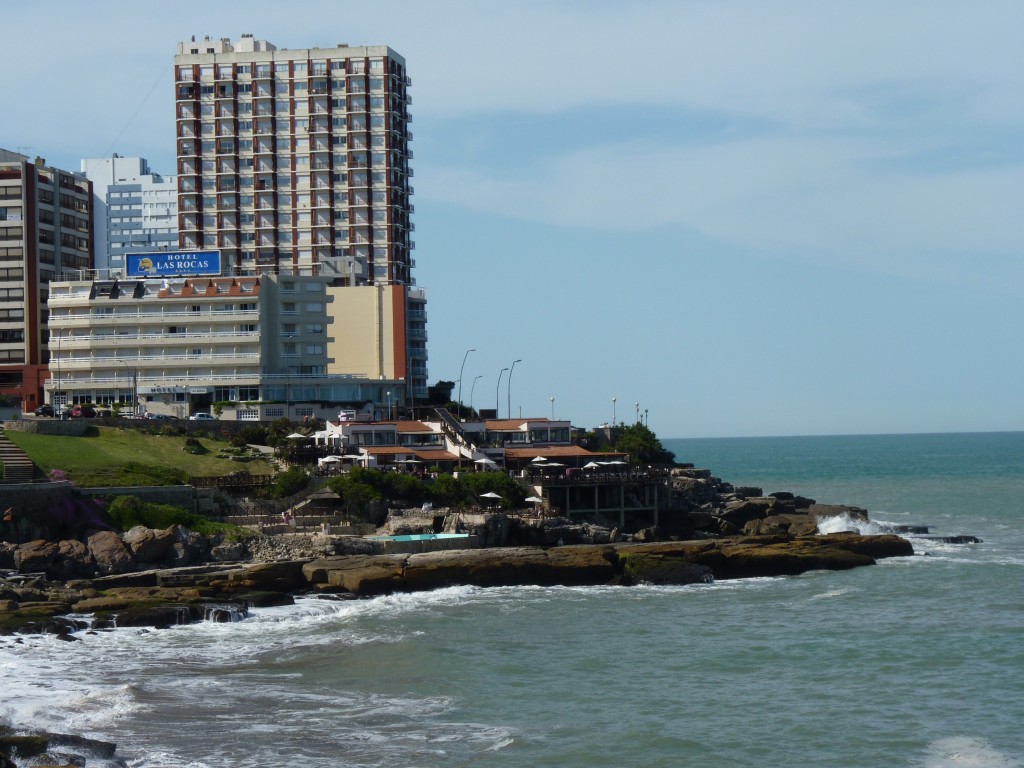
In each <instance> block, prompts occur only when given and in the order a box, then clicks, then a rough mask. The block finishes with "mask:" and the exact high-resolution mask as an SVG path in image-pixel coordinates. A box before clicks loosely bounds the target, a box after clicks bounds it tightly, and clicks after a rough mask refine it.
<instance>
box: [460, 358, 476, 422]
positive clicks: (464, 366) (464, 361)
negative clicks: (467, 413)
mask: <svg viewBox="0 0 1024 768" xmlns="http://www.w3.org/2000/svg"><path fill="white" fill-rule="evenodd" d="M470 352H476V349H467V350H466V354H464V355H463V356H462V367H461V368H459V420H460V421H461V420H462V372H463V371H465V370H466V358H467V357H469V353H470Z"/></svg>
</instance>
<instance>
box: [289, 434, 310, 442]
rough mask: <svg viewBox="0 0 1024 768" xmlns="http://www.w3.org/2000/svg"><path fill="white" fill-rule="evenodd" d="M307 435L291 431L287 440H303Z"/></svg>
mask: <svg viewBox="0 0 1024 768" xmlns="http://www.w3.org/2000/svg"><path fill="white" fill-rule="evenodd" d="M307 437H308V435H300V434H299V433H298V432H292V433H291V434H290V435H288V439H289V440H305V439H306V438H307Z"/></svg>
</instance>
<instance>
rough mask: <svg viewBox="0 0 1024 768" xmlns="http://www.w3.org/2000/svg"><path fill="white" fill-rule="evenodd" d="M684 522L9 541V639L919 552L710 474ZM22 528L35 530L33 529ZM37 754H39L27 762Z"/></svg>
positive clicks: (64, 749)
mask: <svg viewBox="0 0 1024 768" xmlns="http://www.w3.org/2000/svg"><path fill="white" fill-rule="evenodd" d="M672 495H673V497H674V502H675V504H676V505H677V509H681V510H683V513H682V514H680V515H677V516H676V517H675V521H676V524H675V525H674V526H672V527H666V528H663V529H646V530H640V531H635V532H632V533H623V532H620V531H619V530H618V529H617V528H615V527H614V526H613V525H611V524H608V523H604V522H603V521H600V520H591V521H587V522H582V521H570V520H564V519H559V518H547V519H543V518H535V517H522V516H518V515H515V514H511V515H506V514H502V513H496V512H486V513H484V512H481V513H477V514H472V513H467V512H465V511H462V510H436V511H432V512H431V513H429V514H425V513H421V511H420V510H396V511H394V512H393V513H391V514H390V515H389V517H388V519H387V521H386V523H385V524H384V526H382V527H381V528H380V529H379V530H378V533H381V534H391V535H397V534H408V533H425V532H432V531H435V530H436V528H437V522H438V520H439V519H443V525H442V528H443V530H444V531H446V532H460V533H466V534H469V536H470V537H472V540H473V541H474V542H476V543H477V544H478V546H479V547H480V548H474V549H446V550H440V551H422V552H410V553H401V554H399V553H385V551H384V545H383V544H382V543H381V542H380V541H374V540H372V539H366V538H362V537H359V536H345V535H331V534H329V533H327V532H323V533H320V534H313V535H305V534H281V535H276V536H263V535H255V534H254V535H252V536H251V537H244V538H242V539H241V540H236V541H230V540H225V538H224V537H223V536H215V537H203V536H200V535H198V534H196V533H194V532H192V531H189V530H188V529H185V528H183V527H181V526H173V527H171V528H168V529H165V530H154V529H148V528H143V527H137V528H133V529H131V530H129V531H126V532H124V533H118V532H116V531H110V530H95V529H93V530H89V531H83V532H81V535H80V537H66V538H48V537H46V536H47V534H48V533H49V532H48V531H46V530H42V529H40V530H36V531H33V533H35V534H36V535H42V536H43V537H42V538H34V539H31V540H27V541H26V540H25V537H22V538H21V539H20V543H13V542H0V646H2V645H4V644H18V643H23V642H25V640H24V638H23V637H22V635H25V634H40V633H45V634H51V635H54V636H56V637H57V638H59V639H60V640H63V641H66V642H68V643H75V642H88V640H89V635H90V634H92V633H95V632H103V631H107V630H109V629H112V628H123V627H144V628H151V629H161V628H168V627H171V626H175V625H181V624H187V623H191V622H196V621H218V622H229V621H238V620H241V619H243V618H245V617H246V616H247V615H248V614H249V611H250V610H251V609H252V608H258V607H265V606H272V605H287V604H291V603H293V602H294V600H295V598H296V597H298V596H311V597H316V598H320V599H327V600H340V599H359V598H367V597H373V596H378V595H386V594H392V593H397V592H416V591H424V590H432V589H439V588H444V587H450V586H476V587H509V586H559V585H561V586H593V585H621V586H631V585H636V584H641V583H650V584H661V585H686V584H701V583H709V582H712V581H715V580H726V579H740V578H751V577H764V576H783V575H797V574H801V573H805V572H808V571H813V570H846V569H849V568H856V567H860V566H865V565H872V564H874V563H875V562H877V560H879V559H881V558H887V557H904V556H909V555H913V554H914V551H913V547H912V545H911V544H910V542H909V541H907V540H906V539H904V538H901V537H900V536H898V535H895V534H884V535H860V534H858V533H855V532H849V531H848V532H843V533H834V534H826V535H818V523H819V521H820V520H822V519H823V518H827V517H842V518H843V519H846V520H853V521H858V520H860V521H866V520H867V513H866V512H865V511H864V510H862V509H859V508H857V507H845V506H829V505H817V504H815V503H814V501H813V500H810V499H803V498H800V497H797V496H793V495H792V494H788V493H776V494H771V495H769V496H763V495H762V493H761V490H760V489H756V488H749V489H748V488H743V489H735V488H733V487H732V486H729V485H727V484H723V483H721V481H720V480H718V479H717V478H713V477H711V476H710V473H707V472H706V471H705V470H692V469H690V470H685V469H684V470H682V471H678V474H676V476H675V477H674V479H673V485H672ZM23 533H24V531H23ZM115 751H116V747H115V745H113V744H108V743H107V742H93V741H91V740H89V739H83V738H80V737H74V736H65V735H61V734H48V733H40V732H14V731H12V730H11V729H9V728H4V727H0V768H14V767H15V766H16V763H15V762H14V760H18V761H23V762H21V763H20V764H21V765H22V766H24V765H26V764H29V765H33V766H46V765H52V766H72V765H75V766H83V765H87V764H88V762H89V761H90V760H103V761H105V762H104V764H106V765H118V764H123V762H121V761H119V760H118V758H117V757H116V755H115ZM24 761H28V762H24Z"/></svg>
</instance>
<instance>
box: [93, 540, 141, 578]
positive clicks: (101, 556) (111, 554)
mask: <svg viewBox="0 0 1024 768" xmlns="http://www.w3.org/2000/svg"><path fill="white" fill-rule="evenodd" d="M86 544H87V545H88V547H89V554H90V555H92V557H93V560H95V561H96V568H97V570H98V571H99V572H100V573H104V574H108V573H127V572H128V571H134V570H135V567H136V566H135V560H133V559H132V553H131V550H130V549H128V547H127V545H125V543H124V541H122V540H121V537H120V536H119V535H118V534H117V533H116V532H114V531H100V532H99V533H94V534H93V535H92V536H90V537H89V539H88V541H87V542H86Z"/></svg>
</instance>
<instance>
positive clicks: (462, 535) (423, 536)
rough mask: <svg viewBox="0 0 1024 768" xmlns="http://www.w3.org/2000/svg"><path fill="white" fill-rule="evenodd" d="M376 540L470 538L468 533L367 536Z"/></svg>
mask: <svg viewBox="0 0 1024 768" xmlns="http://www.w3.org/2000/svg"><path fill="white" fill-rule="evenodd" d="M366 538H368V539H374V540H375V541H436V540H437V539H468V538H469V534H468V533H406V534H403V535H401V536H367V537H366Z"/></svg>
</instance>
